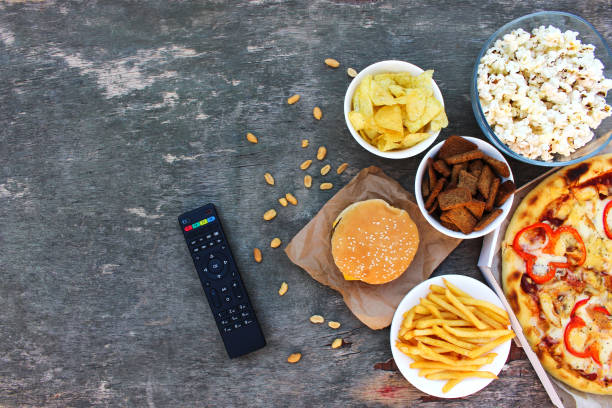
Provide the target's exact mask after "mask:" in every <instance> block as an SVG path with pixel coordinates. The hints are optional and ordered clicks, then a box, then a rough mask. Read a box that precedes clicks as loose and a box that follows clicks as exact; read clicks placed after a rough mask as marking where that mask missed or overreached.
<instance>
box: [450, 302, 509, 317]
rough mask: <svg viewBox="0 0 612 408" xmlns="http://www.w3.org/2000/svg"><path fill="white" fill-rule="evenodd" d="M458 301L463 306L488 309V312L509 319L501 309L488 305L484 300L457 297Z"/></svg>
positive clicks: (506, 313)
mask: <svg viewBox="0 0 612 408" xmlns="http://www.w3.org/2000/svg"><path fill="white" fill-rule="evenodd" d="M459 299H460V300H461V302H462V303H463V304H465V305H468V306H480V307H484V308H486V309H489V310H491V311H493V312H495V313H497V314H498V315H500V316H501V317H503V318H506V319H509V317H508V312H506V311H505V310H504V309H502V308H501V307H499V306H495V305H494V304H492V303H489V302H487V301H485V300H479V299H474V298H466V297H459Z"/></svg>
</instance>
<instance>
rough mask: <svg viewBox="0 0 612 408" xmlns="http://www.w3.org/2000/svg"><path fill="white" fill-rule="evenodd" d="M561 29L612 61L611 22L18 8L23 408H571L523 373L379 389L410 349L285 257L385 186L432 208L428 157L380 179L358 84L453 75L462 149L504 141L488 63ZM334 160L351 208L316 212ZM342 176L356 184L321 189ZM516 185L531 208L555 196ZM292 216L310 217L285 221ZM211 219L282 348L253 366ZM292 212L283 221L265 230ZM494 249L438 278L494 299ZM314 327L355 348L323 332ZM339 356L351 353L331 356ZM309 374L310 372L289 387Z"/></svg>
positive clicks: (5, 172) (15, 232) (288, 9)
mask: <svg viewBox="0 0 612 408" xmlns="http://www.w3.org/2000/svg"><path fill="white" fill-rule="evenodd" d="M542 9H555V10H566V11H569V12H574V13H576V14H579V15H581V16H582V17H584V18H586V19H587V20H589V21H590V22H591V23H592V24H594V26H595V27H596V28H597V29H598V30H600V32H601V33H602V35H603V37H604V38H607V39H608V40H609V39H610V38H611V37H612V24H611V23H610V21H611V18H610V17H611V16H612V13H611V11H610V3H609V1H607V0H601V1H586V2H573V1H560V2H552V3H551V2H545V1H532V2H529V3H523V2H514V1H501V2H488V1H466V2H460V3H457V4H452V5H449V4H448V3H447V2H442V1H425V0H418V1H410V2H403V1H400V0H395V1H326V0H312V1H280V0H270V1H267V0H257V1H248V2H247V1H245V2H224V1H209V2H195V1H173V2H169V1H162V0H158V1H149V2H137V1H134V2H122V1H117V0H110V1H105V2H86V1H75V2H59V1H8V2H7V1H4V2H0V168H1V174H0V220H2V223H1V227H0V271H1V272H2V285H0V326H1V327H2V329H1V330H0V358H1V360H0V361H1V364H0V405H2V406H8V407H16V406H51V407H53V406H57V407H60V406H61V407H64V406H74V407H80V406H150V407H154V406H158V407H162V406H172V405H175V406H262V407H263V406H266V407H267V406H287V405H292V406H297V407H301V406H304V407H306V406H309V407H310V406H330V407H331V406H338V407H343V406H381V407H382V406H385V407H386V406H398V407H399V406H406V405H410V404H411V403H414V402H418V403H420V404H422V405H424V406H428V407H433V406H440V405H445V406H452V407H468V406H478V405H480V406H493V405H495V406H504V407H515V406H548V405H550V404H549V402H548V400H547V397H546V394H545V393H544V391H543V389H542V387H541V386H540V385H539V383H538V381H537V378H536V377H535V375H534V373H533V370H532V369H531V368H530V366H529V363H528V362H527V361H526V360H525V359H524V357H522V358H519V359H515V360H513V361H511V362H509V363H508V365H507V366H506V367H505V368H504V371H502V374H501V376H500V380H498V381H495V382H493V383H492V384H491V385H490V386H489V387H487V388H486V389H484V390H483V391H481V392H479V393H477V394H476V395H473V396H470V397H468V398H464V399H459V400H453V401H443V400H439V399H436V398H431V397H428V396H426V395H424V394H421V393H419V392H418V391H416V390H415V389H414V388H413V387H411V386H410V385H409V384H408V383H407V382H406V381H405V380H404V379H403V378H402V377H401V375H400V374H399V373H397V372H394V371H385V370H381V369H376V368H375V365H376V364H377V363H384V362H386V361H387V360H388V359H389V358H390V356H391V353H390V350H389V344H388V343H389V340H388V331H387V330H382V331H377V332H374V331H371V330H368V329H367V328H365V327H364V326H363V325H362V324H360V323H359V322H358V321H357V320H356V319H355V318H354V317H353V316H352V315H351V314H350V313H349V312H348V310H347V309H346V307H345V306H344V304H343V302H342V299H341V298H340V297H339V296H338V295H337V294H336V293H335V292H333V291H332V290H330V289H328V288H326V287H322V286H321V285H319V284H318V283H316V282H314V281H313V280H312V279H310V278H309V277H308V276H307V274H305V273H304V272H303V271H301V270H300V269H299V268H297V267H295V266H293V265H292V264H291V263H290V262H289V260H288V259H287V258H286V256H284V254H283V252H282V250H281V249H276V250H274V249H271V248H269V246H268V245H267V244H268V243H269V241H270V239H271V238H272V237H274V236H278V237H279V238H280V239H281V240H282V241H283V242H284V243H287V242H289V240H290V238H291V237H292V236H293V235H294V234H295V233H296V232H297V231H298V230H299V229H300V228H301V227H302V226H303V225H304V224H305V223H306V222H307V221H308V220H309V219H310V218H311V217H312V216H313V215H314V214H315V213H316V212H317V210H318V209H319V208H320V207H321V206H322V205H323V203H324V202H325V201H326V200H327V199H328V198H329V197H331V196H332V195H333V194H334V192H335V191H337V189H338V188H339V187H340V186H342V185H344V184H345V183H346V182H347V181H348V180H350V179H351V177H352V176H354V175H355V174H356V173H357V171H358V170H359V169H361V168H363V167H365V166H368V165H372V164H374V165H377V166H380V167H381V168H383V170H384V171H385V172H387V173H388V174H389V175H390V176H392V177H394V178H396V179H397V180H399V181H400V183H401V184H402V185H403V186H405V187H406V188H407V189H408V190H409V191H412V190H413V184H414V173H415V171H416V168H417V166H418V163H419V161H420V159H421V157H422V155H420V156H417V157H415V158H412V159H408V160H401V161H393V160H386V159H381V158H378V157H375V156H373V155H371V154H369V153H367V152H366V151H364V150H363V149H362V148H361V147H360V146H359V145H358V144H357V143H356V142H355V141H354V140H353V139H352V138H351V136H350V134H349V132H348V131H347V129H346V127H345V124H344V118H343V115H342V99H343V97H344V93H345V91H346V87H347V86H348V83H349V77H348V76H347V75H346V68H348V67H353V68H355V69H357V70H359V69H362V68H364V67H366V66H367V65H369V64H371V63H373V62H376V61H380V60H384V59H400V60H405V61H409V62H412V63H414V64H416V65H419V66H421V67H424V68H433V69H435V76H434V78H435V80H436V81H437V83H438V85H439V87H440V88H441V90H442V93H443V95H444V98H445V103H446V106H447V112H448V116H449V120H450V126H449V128H448V129H447V130H445V131H444V132H443V133H442V135H443V137H446V136H448V135H449V134H451V133H458V134H463V135H472V136H478V137H482V135H481V132H480V130H479V128H478V126H477V124H476V121H475V120H474V116H473V114H472V110H471V105H470V100H469V85H470V78H471V73H472V69H473V65H474V62H475V61H474V60H475V58H476V55H477V54H478V52H479V50H480V47H481V46H482V45H483V43H484V42H485V40H486V39H487V38H488V36H490V35H491V34H492V33H493V32H494V31H495V30H496V29H497V28H499V27H500V26H501V25H502V24H504V23H505V22H507V21H509V20H511V19H513V18H515V17H518V16H521V15H523V14H527V13H529V12H532V11H538V10H542ZM328 57H332V58H335V59H337V60H338V61H340V63H341V66H340V68H338V69H336V70H334V69H331V68H329V67H327V66H326V65H325V64H324V63H323V60H324V59H325V58H328ZM294 93H298V94H300V95H301V99H300V101H299V102H298V103H297V104H295V105H291V106H290V105H287V103H286V98H287V97H288V96H290V95H292V94H294ZM315 105H316V106H319V107H321V109H322V111H323V118H322V119H321V120H320V121H316V120H315V119H314V118H313V116H312V109H313V107H314V106H315ZM246 132H253V133H254V134H255V135H257V137H258V138H259V144H257V145H253V144H250V143H248V142H247V141H246V139H245V134H246ZM301 139H309V140H310V146H309V147H308V148H305V149H303V148H301V147H300V141H301ZM320 145H325V146H326V147H327V149H328V155H327V157H326V159H325V160H324V162H318V161H316V160H315V163H314V164H313V166H312V167H311V169H309V171H308V173H309V174H312V175H313V178H314V186H318V183H319V182H320V181H321V180H323V179H324V180H325V181H331V182H333V183H334V186H335V187H334V189H333V190H331V191H318V190H317V189H316V188H314V186H313V189H312V190H307V189H305V188H304V187H303V184H302V178H303V176H304V172H302V171H299V170H298V166H299V164H300V163H301V162H302V161H303V160H305V159H307V158H314V155H315V152H316V149H317V147H318V146H320ZM342 162H348V163H350V166H349V168H348V169H347V170H346V171H345V172H344V173H343V174H342V175H337V174H336V173H335V171H332V172H330V173H329V174H328V175H327V176H325V177H322V176H320V174H319V169H320V167H321V166H322V165H323V164H325V163H330V164H332V166H333V168H334V169H335V168H336V167H337V166H338V165H339V164H341V163H342ZM511 165H512V168H513V171H514V174H515V177H516V179H517V181H518V184H522V183H524V182H525V181H527V180H529V179H531V178H532V177H534V176H537V175H538V174H540V173H541V172H543V169H540V168H535V167H531V166H528V165H525V164H522V163H519V162H515V161H511ZM265 172H270V173H272V174H273V175H274V177H275V179H276V185H275V186H268V185H266V184H265V183H264V181H263V174H264V173H265ZM287 192H292V193H293V194H294V195H295V196H296V197H297V199H298V200H299V204H298V205H297V206H288V207H286V208H282V207H280V205H279V204H278V202H277V199H278V198H279V197H281V196H283V195H284V194H285V193H287ZM206 202H214V203H216V204H218V207H219V210H220V214H221V217H222V219H223V221H224V225H225V231H226V233H227V234H228V235H229V238H230V242H231V245H232V248H233V251H234V254H235V256H236V258H237V263H238V265H239V266H240V269H241V271H242V276H243V279H244V281H245V283H246V286H247V288H248V291H249V294H250V296H251V299H252V301H253V303H254V306H255V309H256V311H257V315H258V318H259V320H260V322H261V324H262V328H263V331H264V333H265V335H266V339H267V341H268V346H267V347H266V348H264V349H262V350H260V351H258V352H255V353H253V354H251V355H248V356H245V357H243V358H240V359H237V360H232V361H230V360H228V358H227V357H226V354H225V351H224V349H223V345H222V343H221V341H220V339H219V336H218V333H217V329H216V326H215V324H214V321H213V319H212V316H211V314H210V312H209V310H208V305H207V304H206V300H205V298H204V296H203V293H202V289H201V287H200V283H199V281H198V279H197V276H196V273H195V271H194V269H193V265H192V264H191V261H190V259H189V256H188V254H187V251H186V248H185V245H184V241H183V239H182V236H181V234H180V231H179V230H178V228H177V226H176V216H177V215H178V214H180V213H182V212H183V211H185V210H188V209H191V208H194V207H197V206H199V205H201V204H204V203H206ZM269 208H276V209H277V211H279V215H278V216H277V217H276V219H275V220H273V221H272V222H269V223H264V222H263V221H262V220H261V216H262V214H263V212H264V211H265V210H267V209H269ZM254 246H258V247H260V248H263V257H264V261H263V262H262V263H261V264H256V263H255V262H254V261H253V259H252V255H251V254H252V248H253V247H254ZM480 246H481V240H480V239H475V240H471V241H466V242H463V243H462V244H461V245H460V246H459V247H458V248H457V249H456V250H455V251H454V252H453V253H452V254H451V256H449V258H448V259H447V260H446V261H445V262H444V263H443V264H442V265H441V266H440V267H439V268H438V271H437V273H439V274H442V273H460V274H466V275H470V276H473V277H477V278H479V279H481V276H480V273H479V272H478V270H477V268H476V266H475V265H476V260H477V258H478V254H479V251H480ZM282 281H286V282H288V284H289V291H288V293H287V294H286V295H285V296H283V297H282V298H281V297H278V295H277V294H276V290H277V289H278V287H279V285H280V283H281V282H282ZM315 313H317V314H321V315H323V316H325V317H326V318H328V319H333V320H337V321H340V322H341V323H342V327H341V328H340V329H339V330H335V331H334V330H331V329H329V328H328V327H326V326H325V327H324V326H313V325H312V324H310V323H309V322H308V317H309V316H310V315H312V314H315ZM335 337H342V338H344V339H345V340H346V341H347V342H349V343H350V344H347V345H346V346H345V347H343V348H341V349H338V350H332V349H331V348H330V344H331V341H332V340H333V339H334V338H335ZM296 351H299V352H301V353H302V354H303V357H302V360H301V361H300V362H299V363H298V364H295V365H288V364H287V363H285V359H286V357H287V356H288V355H289V354H290V353H292V352H296Z"/></svg>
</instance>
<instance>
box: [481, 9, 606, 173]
mask: <svg viewBox="0 0 612 408" xmlns="http://www.w3.org/2000/svg"><path fill="white" fill-rule="evenodd" d="M542 25H543V26H549V25H552V26H554V27H557V28H558V29H560V30H561V32H565V31H567V30H571V31H576V32H578V33H579V35H578V39H579V40H580V41H581V42H582V43H583V44H593V45H594V46H595V56H596V57H597V58H598V59H599V60H600V61H601V62H602V64H603V65H604V76H605V77H606V78H612V51H611V50H610V47H609V46H608V44H606V41H605V40H604V39H603V37H602V36H601V34H599V33H598V32H597V30H595V27H593V26H592V25H591V24H590V23H589V22H587V21H586V20H584V19H583V18H581V17H578V16H575V15H573V14H570V13H564V12H561V11H540V12H538V13H533V14H528V15H526V16H523V17H520V18H517V19H516V20H513V21H511V22H509V23H508V24H506V25H504V26H503V27H502V28H500V29H499V30H497V32H495V34H493V35H492V36H491V37H490V38H489V40H488V41H487V42H486V43H485V45H484V47H482V50H481V51H480V53H479V54H478V58H477V59H476V65H475V66H474V72H473V74H472V86H471V91H470V96H471V99H472V109H473V110H474V115H475V116H476V121H477V122H478V125H479V126H480V129H482V131H483V133H484V134H485V135H486V136H487V137H488V138H489V140H490V141H491V142H492V143H493V144H494V145H495V147H497V148H498V149H499V150H501V151H502V152H504V153H505V154H507V155H508V156H510V157H513V158H515V159H517V160H521V161H523V162H525V163H530V164H535V165H537V166H549V167H553V166H565V165H569V164H572V163H577V162H580V161H582V160H584V159H586V158H588V157H591V156H593V155H595V154H597V152H599V151H600V150H601V149H603V148H604V147H605V146H606V145H607V144H608V142H609V141H610V139H611V138H612V117H608V118H606V119H604V120H603V121H602V122H601V124H600V125H599V127H598V128H597V129H594V130H593V133H594V137H593V139H592V140H591V141H590V142H589V143H587V144H586V145H585V146H583V147H581V148H580V149H578V150H576V151H575V152H574V153H572V154H571V155H569V156H562V155H559V154H556V155H555V156H554V158H553V160H550V161H544V160H533V159H529V158H527V157H525V156H521V155H520V154H518V153H516V152H514V151H513V150H511V149H510V148H509V147H508V146H507V145H506V144H505V143H503V142H502V141H501V140H500V139H499V138H498V137H497V135H496V134H495V132H494V131H493V129H492V128H491V127H490V126H489V124H488V123H487V120H486V118H485V116H484V113H483V111H482V107H481V106H480V98H479V96H478V85H477V80H478V65H479V64H480V60H481V59H482V57H483V55H484V54H485V53H486V52H487V50H488V49H489V48H490V47H491V46H492V45H493V44H494V43H495V41H497V40H498V39H500V38H502V37H503V36H504V35H506V34H508V33H509V32H511V31H513V30H516V29H518V28H522V29H523V30H525V31H527V32H531V31H532V30H533V29H534V28H537V27H539V26H542ZM606 102H607V103H608V105H612V91H611V92H608V95H607V97H606Z"/></svg>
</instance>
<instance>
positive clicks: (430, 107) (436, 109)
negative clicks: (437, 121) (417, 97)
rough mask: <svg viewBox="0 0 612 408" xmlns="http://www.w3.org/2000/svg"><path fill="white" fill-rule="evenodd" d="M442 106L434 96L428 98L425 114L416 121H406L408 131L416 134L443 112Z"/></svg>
mask: <svg viewBox="0 0 612 408" xmlns="http://www.w3.org/2000/svg"><path fill="white" fill-rule="evenodd" d="M442 109H443V108H442V104H441V103H440V101H438V100H437V99H436V98H434V97H433V96H430V97H429V98H427V104H426V105H425V111H424V112H423V114H422V115H421V116H420V117H419V118H418V119H416V120H414V121H411V120H408V121H404V126H406V128H407V129H408V131H409V132H410V133H414V132H416V131H417V130H419V129H420V128H422V127H423V126H425V125H426V124H428V123H429V122H431V120H432V119H433V118H434V117H436V115H437V114H438V113H440V111H441V110H442Z"/></svg>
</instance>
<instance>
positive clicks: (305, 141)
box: [302, 139, 308, 147]
mask: <svg viewBox="0 0 612 408" xmlns="http://www.w3.org/2000/svg"><path fill="white" fill-rule="evenodd" d="M302 147H308V139H302Z"/></svg>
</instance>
